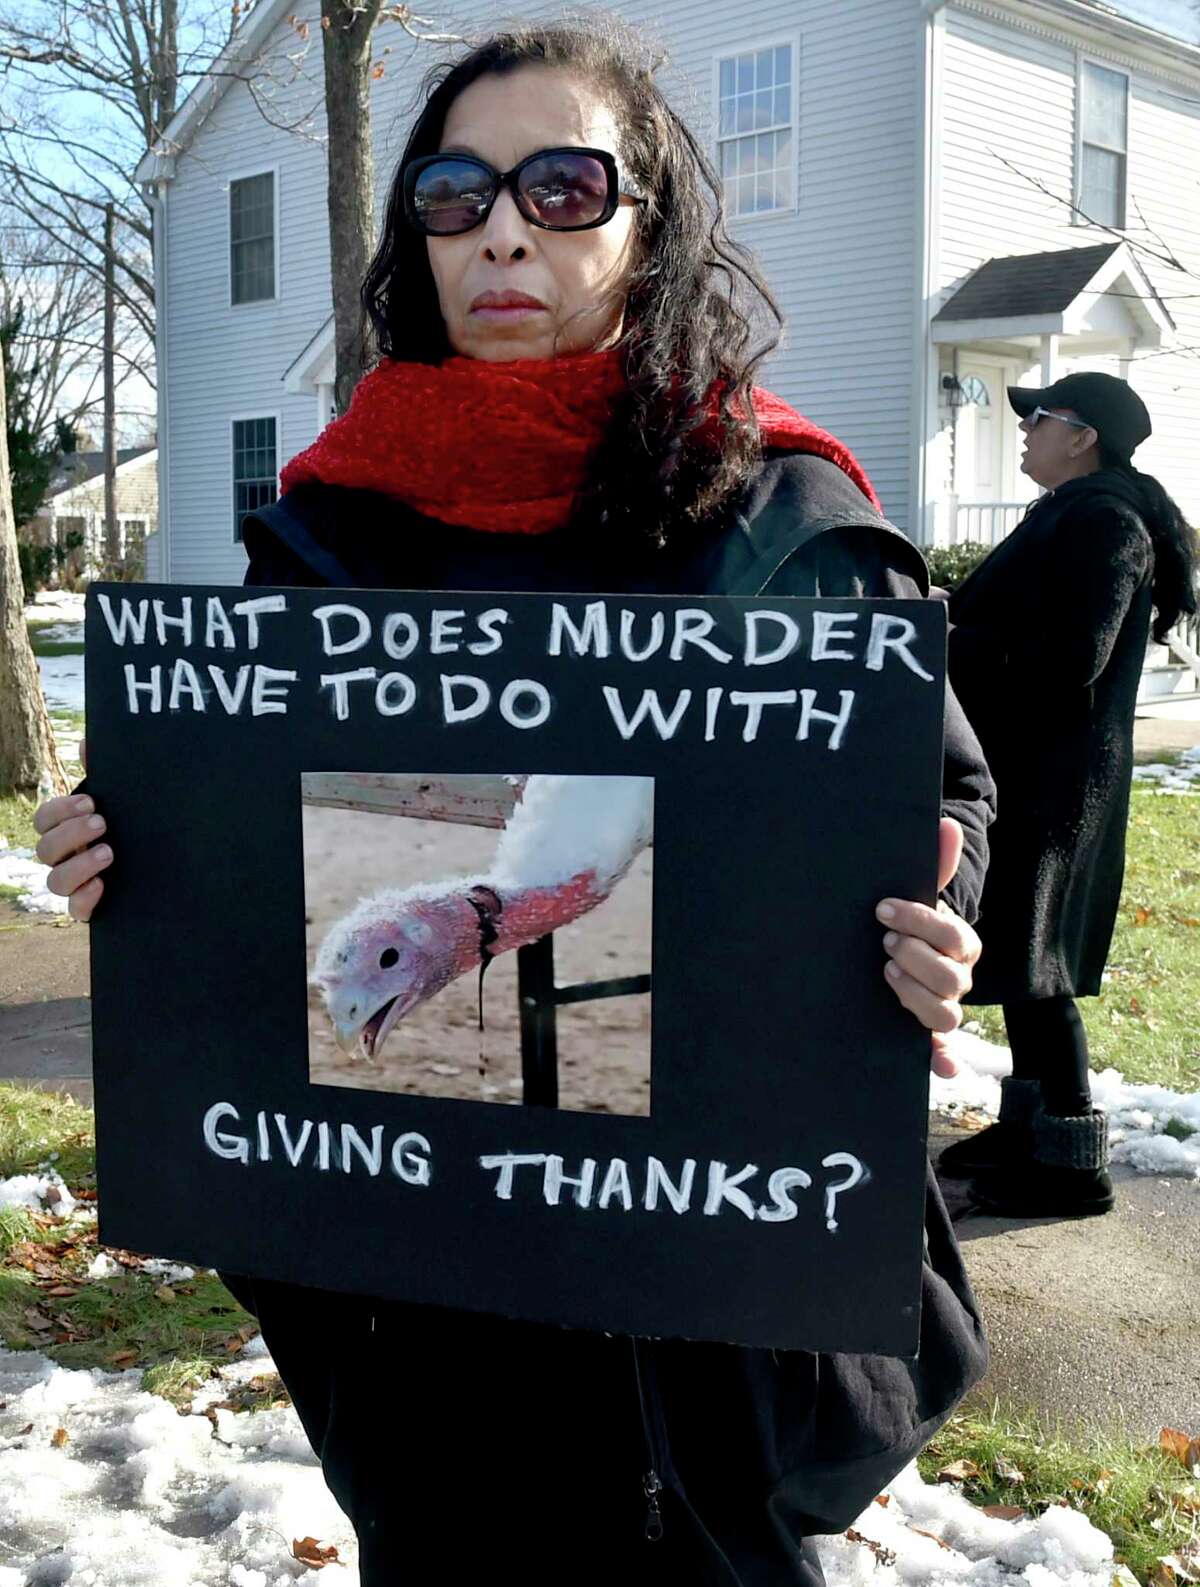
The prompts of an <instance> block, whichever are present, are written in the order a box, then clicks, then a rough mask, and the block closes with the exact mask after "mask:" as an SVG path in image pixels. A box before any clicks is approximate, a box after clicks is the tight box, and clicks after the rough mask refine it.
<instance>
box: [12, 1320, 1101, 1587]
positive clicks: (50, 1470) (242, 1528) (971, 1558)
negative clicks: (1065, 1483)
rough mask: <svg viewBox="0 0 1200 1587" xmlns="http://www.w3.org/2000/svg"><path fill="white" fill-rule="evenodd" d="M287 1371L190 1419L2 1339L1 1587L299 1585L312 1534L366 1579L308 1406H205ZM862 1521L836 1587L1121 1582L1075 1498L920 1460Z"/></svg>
mask: <svg viewBox="0 0 1200 1587" xmlns="http://www.w3.org/2000/svg"><path fill="white" fill-rule="evenodd" d="M271 1367H272V1363H271V1361H270V1358H269V1357H267V1356H265V1355H264V1354H261V1353H260V1354H259V1355H258V1356H257V1357H256V1358H255V1359H254V1360H253V1361H247V1360H245V1359H243V1360H240V1361H237V1362H232V1363H230V1364H228V1365H226V1366H224V1367H222V1368H221V1370H220V1375H219V1377H218V1378H215V1379H213V1380H212V1381H211V1382H210V1383H208V1384H206V1385H205V1386H204V1388H203V1389H201V1390H200V1391H199V1393H198V1394H197V1395H196V1397H195V1400H194V1401H193V1404H192V1406H191V1411H190V1414H186V1415H182V1416H181V1415H179V1414H178V1413H177V1412H176V1411H175V1409H174V1407H173V1406H171V1405H169V1404H168V1403H167V1402H166V1401H165V1400H162V1399H159V1398H156V1397H155V1396H154V1395H152V1394H148V1393H146V1392H145V1391H144V1390H143V1389H142V1388H141V1386H140V1373H139V1372H137V1371H136V1370H130V1371H127V1372H102V1371H99V1370H93V1371H87V1372H72V1371H68V1370H66V1369H64V1368H61V1367H57V1366H55V1365H54V1363H53V1362H51V1361H49V1360H47V1358H46V1357H45V1356H42V1355H40V1354H37V1353H36V1352H32V1351H23V1352H13V1351H5V1350H0V1402H3V1403H4V1405H5V1409H4V1411H3V1412H0V1533H2V1534H3V1535H4V1538H5V1545H6V1549H7V1551H8V1552H7V1557H6V1561H5V1564H4V1566H3V1567H0V1587H65V1584H71V1583H76V1582H78V1583H80V1584H81V1587H82V1584H83V1583H87V1584H88V1587H152V1584H153V1587H292V1584H293V1583H294V1582H296V1581H297V1580H301V1579H306V1578H307V1576H308V1573H307V1572H306V1571H305V1569H304V1568H303V1567H302V1566H301V1565H299V1563H298V1562H296V1561H294V1560H293V1559H292V1558H291V1556H290V1549H291V1542H292V1539H293V1538H297V1537H305V1536H313V1537H316V1538H318V1539H319V1540H320V1541H321V1542H322V1543H324V1544H330V1543H332V1544H333V1545H335V1546H336V1547H337V1549H338V1553H339V1556H340V1558H341V1559H342V1560H343V1561H344V1562H345V1565H344V1568H342V1569H339V1570H338V1571H337V1580H338V1583H339V1587H358V1581H359V1577H358V1572H357V1569H356V1566H355V1563H354V1561H355V1546H354V1540H353V1533H352V1530H351V1528H350V1526H349V1523H348V1522H347V1520H346V1518H345V1517H344V1516H343V1515H342V1513H341V1511H340V1510H339V1509H338V1508H337V1505H336V1504H335V1503H334V1500H333V1498H332V1496H331V1495H330V1494H329V1492H328V1490H327V1489H326V1488H325V1485H324V1482H323V1480H322V1477H321V1471H320V1467H319V1465H318V1463H317V1461H316V1459H315V1457H314V1456H313V1455H312V1453H311V1451H310V1450H309V1448H308V1444H307V1442H306V1440H305V1438H304V1434H303V1431H302V1429H301V1427H300V1423H299V1420H298V1418H297V1417H296V1415H295V1413H294V1412H293V1411H291V1410H278V1411H258V1412H255V1413H254V1414H244V1413H241V1414H235V1413H232V1412H229V1411H224V1410H216V1411H215V1412H214V1414H215V1416H216V1419H217V1420H216V1426H215V1428H214V1426H213V1425H212V1423H211V1422H210V1420H209V1419H208V1417H207V1416H206V1415H205V1414H204V1413H205V1411H206V1409H207V1408H208V1407H210V1406H214V1405H216V1404H217V1403H219V1401H220V1400H221V1399H223V1398H226V1397H228V1395H229V1393H230V1390H231V1389H232V1388H233V1387H235V1386H236V1385H238V1384H242V1383H245V1382H247V1381H248V1380H249V1379H250V1378H251V1377H253V1376H255V1375H257V1374H258V1373H260V1372H261V1371H263V1370H264V1369H270V1368H271ZM29 1424H32V1426H31V1430H30V1431H29V1432H28V1433H25V1432H24V1431H22V1429H24V1428H25V1427H26V1426H27V1425H29ZM59 1428H62V1429H64V1430H65V1432H66V1433H67V1435H68V1436H67V1441H66V1443H65V1444H63V1445H62V1447H60V1448H55V1447H54V1445H53V1444H52V1439H53V1437H54V1435H55V1434H56V1432H57V1431H58V1429H59ZM918 1529H919V1530H918ZM852 1530H853V1531H854V1532H856V1533H857V1534H858V1535H859V1537H860V1538H862V1539H869V1540H870V1543H871V1544H874V1545H875V1547H874V1548H871V1547H870V1546H868V1543H867V1542H863V1541H854V1540H852V1539H851V1538H850V1537H848V1536H838V1537H825V1538H822V1539H821V1540H820V1544H819V1547H820V1552H821V1558H822V1561H823V1563H824V1566H825V1572H826V1576H827V1579H828V1583H829V1587H868V1584H870V1587H958V1584H961V1583H969V1584H970V1587H1110V1583H1111V1582H1112V1579H1113V1575H1114V1571H1115V1566H1114V1565H1113V1549H1112V1544H1111V1542H1110V1541H1109V1539H1108V1538H1107V1537H1105V1536H1104V1534H1103V1533H1101V1532H1099V1531H1097V1530H1096V1528H1095V1527H1093V1526H1092V1525H1091V1524H1090V1522H1088V1521H1087V1519H1086V1518H1085V1517H1084V1516H1082V1515H1080V1514H1079V1513H1078V1512H1077V1511H1074V1510H1070V1509H1066V1508H1061V1507H1058V1506H1052V1507H1051V1508H1050V1509H1049V1510H1047V1511H1046V1512H1045V1513H1044V1514H1043V1515H1041V1516H1039V1517H1037V1518H1036V1519H1034V1518H1032V1517H1030V1518H1024V1519H1019V1520H1015V1521H1006V1520H1002V1519H1000V1518H998V1517H995V1516H988V1515H985V1514H984V1512H983V1510H982V1509H980V1508H978V1507H977V1506H975V1505H973V1504H971V1503H970V1502H969V1501H968V1500H967V1499H966V1498H964V1497H963V1494H962V1493H961V1491H960V1490H959V1489H958V1488H957V1487H955V1486H954V1485H950V1484H931V1483H926V1482H924V1481H923V1480H922V1478H921V1475H920V1473H919V1472H918V1470H917V1468H916V1465H915V1464H913V1465H910V1466H908V1467H907V1468H906V1469H905V1470H904V1471H902V1472H901V1473H900V1475H899V1476H898V1477H897V1478H896V1480H895V1481H894V1482H893V1483H892V1485H891V1487H890V1488H889V1490H888V1494H887V1503H886V1505H881V1504H874V1503H873V1504H870V1505H868V1506H867V1508H866V1509H865V1510H864V1511H863V1513H862V1515H861V1516H859V1517H858V1519H857V1520H856V1521H855V1523H854V1527H853V1528H852ZM923 1534H924V1535H923Z"/></svg>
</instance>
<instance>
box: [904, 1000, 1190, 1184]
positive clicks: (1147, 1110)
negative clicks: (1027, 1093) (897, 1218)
mask: <svg viewBox="0 0 1200 1587" xmlns="http://www.w3.org/2000/svg"><path fill="white" fill-rule="evenodd" d="M950 1051H951V1053H952V1055H953V1057H954V1058H955V1060H956V1061H957V1063H958V1066H959V1071H958V1074H957V1075H954V1076H953V1077H952V1078H951V1079H949V1080H940V1079H939V1078H938V1077H937V1076H936V1075H934V1076H931V1078H930V1087H929V1106H930V1108H931V1109H946V1108H949V1109H957V1108H969V1109H972V1110H975V1111H978V1112H981V1113H986V1114H988V1115H989V1116H990V1117H992V1118H995V1116H996V1115H997V1114H998V1113H999V1111H1000V1078H1001V1077H1002V1076H1003V1075H1006V1074H1011V1073H1012V1054H1011V1053H1010V1052H1009V1050H1008V1048H1007V1047H1001V1046H999V1045H997V1044H996V1043H993V1042H985V1041H984V1040H983V1039H982V1038H981V1037H980V1036H978V1035H977V1034H975V1033H974V1032H973V1031H970V1030H968V1029H966V1028H965V1027H964V1028H963V1029H962V1030H958V1031H955V1032H954V1034H953V1035H952V1036H951V1037H950ZM1090 1079H1091V1086H1092V1100H1093V1101H1094V1102H1095V1105H1096V1106H1097V1107H1098V1108H1102V1109H1103V1110H1104V1112H1105V1113H1107V1114H1108V1134H1109V1142H1110V1144H1111V1147H1112V1160H1113V1162H1114V1163H1128V1164H1129V1165H1130V1167H1131V1168H1135V1169H1136V1170H1137V1171H1138V1173H1140V1174H1170V1175H1181V1176H1183V1177H1185V1178H1189V1179H1200V1092H1181V1091H1171V1090H1168V1088H1167V1087H1166V1086H1152V1085H1136V1084H1134V1083H1133V1082H1131V1081H1128V1080H1126V1079H1125V1077H1124V1075H1122V1074H1121V1072H1120V1070H1118V1069H1105V1070H1103V1071H1102V1073H1100V1074H1096V1073H1095V1072H1093V1073H1092V1074H1091V1076H1090ZM1169 1124H1175V1125H1176V1126H1178V1125H1183V1126H1185V1127H1186V1128H1190V1129H1192V1130H1194V1131H1195V1132H1196V1133H1195V1134H1193V1135H1190V1136H1188V1138H1187V1139H1186V1140H1182V1141H1181V1140H1176V1139H1175V1137H1174V1136H1173V1135H1168V1134H1166V1133H1165V1132H1166V1129H1167V1126H1168V1125H1169Z"/></svg>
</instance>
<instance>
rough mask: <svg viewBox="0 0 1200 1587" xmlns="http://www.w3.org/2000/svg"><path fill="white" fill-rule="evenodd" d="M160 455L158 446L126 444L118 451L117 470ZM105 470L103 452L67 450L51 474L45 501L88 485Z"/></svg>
mask: <svg viewBox="0 0 1200 1587" xmlns="http://www.w3.org/2000/svg"><path fill="white" fill-rule="evenodd" d="M157 455H158V448H157V447H156V446H126V447H123V448H121V450H119V451H118V453H117V471H118V472H120V471H121V469H123V468H124V467H125V465H126V464H127V463H136V462H137V461H138V460H139V459H141V458H145V459H147V460H149V459H153V458H155V457H157ZM103 472H104V453H103V452H67V453H66V454H65V455H64V456H63V458H62V460H61V462H59V463H58V464H57V465H56V467H55V469H54V472H53V473H52V474H51V476H50V484H49V486H48V487H47V490H46V494H45V496H44V497H43V500H44V501H51V500H53V498H54V497H55V496H62V495H64V494H65V493H66V492H67V491H71V490H78V489H79V487H80V485H87V484H88V483H89V482H90V481H91V480H93V479H97V478H98V477H99V476H100V475H101V474H103Z"/></svg>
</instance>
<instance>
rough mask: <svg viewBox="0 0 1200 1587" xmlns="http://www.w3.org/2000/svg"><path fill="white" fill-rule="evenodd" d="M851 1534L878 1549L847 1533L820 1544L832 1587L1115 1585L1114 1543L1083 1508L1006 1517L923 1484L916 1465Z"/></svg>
mask: <svg viewBox="0 0 1200 1587" xmlns="http://www.w3.org/2000/svg"><path fill="white" fill-rule="evenodd" d="M918 1528H919V1531H918V1530H916V1529H918ZM850 1530H851V1531H853V1532H855V1533H857V1534H858V1535H859V1537H861V1538H865V1539H869V1540H870V1542H871V1543H873V1544H874V1545H875V1548H874V1549H872V1548H870V1547H869V1546H868V1545H867V1544H866V1543H864V1542H855V1541H852V1540H851V1539H850V1538H849V1537H847V1536H840V1537H823V1538H821V1539H820V1542H819V1547H820V1552H821V1559H822V1562H823V1563H824V1566H825V1575H826V1578H827V1580H828V1583H829V1587H868V1584H870V1587H918V1584H920V1587H951V1584H954V1587H958V1584H960V1583H969V1584H970V1587H1110V1584H1111V1583H1112V1580H1113V1573H1114V1568H1115V1567H1114V1565H1113V1546H1112V1542H1111V1540H1110V1539H1109V1538H1107V1537H1106V1536H1105V1535H1104V1533H1103V1532H1100V1531H1098V1530H1097V1528H1096V1527H1094V1526H1093V1525H1092V1524H1091V1522H1090V1521H1088V1519H1087V1518H1086V1516H1083V1515H1081V1514H1079V1512H1078V1511H1076V1510H1069V1509H1065V1508H1063V1507H1061V1506H1059V1505H1052V1506H1051V1507H1050V1509H1048V1510H1047V1511H1045V1513H1044V1514H1042V1515H1040V1516H1038V1517H1037V1518H1036V1519H1034V1518H1033V1517H1029V1518H1027V1519H1023V1520H1015V1521H1005V1520H1001V1519H1000V1518H999V1517H996V1516H989V1515H985V1514H984V1512H983V1510H982V1509H981V1508H979V1507H978V1506H976V1505H973V1504H971V1503H970V1501H969V1500H967V1499H966V1498H964V1497H963V1495H962V1493H961V1491H960V1490H959V1488H958V1487H956V1486H955V1485H954V1484H950V1483H927V1482H924V1481H923V1480H922V1478H921V1475H920V1473H919V1472H918V1470H917V1468H916V1465H915V1464H914V1465H910V1466H907V1467H906V1468H905V1469H904V1470H903V1471H902V1472H901V1473H900V1475H899V1476H898V1477H897V1478H896V1480H895V1481H894V1482H893V1483H892V1485H891V1487H890V1488H889V1489H888V1493H887V1504H886V1505H881V1504H875V1503H872V1504H869V1505H868V1506H867V1508H866V1509H865V1510H864V1511H863V1513H862V1514H861V1515H860V1516H859V1517H858V1519H857V1520H856V1521H855V1522H854V1525H853V1526H852V1527H851V1529H850ZM923 1533H927V1534H931V1535H929V1536H922V1535H921V1534H923Z"/></svg>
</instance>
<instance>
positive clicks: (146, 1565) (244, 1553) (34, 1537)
mask: <svg viewBox="0 0 1200 1587" xmlns="http://www.w3.org/2000/svg"><path fill="white" fill-rule="evenodd" d="M271 1370H272V1363H271V1361H270V1358H269V1357H268V1356H267V1355H266V1353H265V1351H264V1350H263V1349H262V1347H261V1344H260V1343H259V1342H258V1341H253V1342H252V1344H251V1346H250V1347H248V1348H247V1350H246V1352H244V1356H243V1359H242V1360H240V1361H238V1362H236V1363H234V1364H232V1365H230V1366H227V1367H225V1368H223V1369H222V1379H221V1380H220V1381H219V1382H214V1383H213V1384H212V1385H211V1386H210V1387H208V1388H206V1389H205V1390H204V1391H202V1393H201V1394H200V1395H198V1396H197V1398H196V1401H195V1402H194V1405H193V1408H192V1410H191V1413H190V1414H185V1415H180V1414H179V1413H178V1412H177V1411H176V1410H175V1408H174V1406H173V1405H171V1404H169V1403H168V1402H167V1401H166V1400H164V1399H160V1398H159V1397H158V1396H156V1395H153V1394H147V1393H146V1392H145V1391H144V1390H143V1389H142V1388H141V1386H140V1383H141V1373H140V1372H139V1371H138V1370H136V1369H131V1370H129V1371H126V1372H103V1371H99V1370H91V1371H81V1372H77V1371H70V1370H68V1369H66V1368H64V1367H58V1366H55V1365H54V1363H53V1362H52V1361H50V1360H49V1359H48V1358H47V1357H46V1356H44V1355H41V1354H40V1353H37V1352H35V1351H9V1350H3V1349H0V1406H3V1409H0V1587H66V1584H70V1587H84V1584H86V1587H291V1584H292V1583H293V1582H295V1581H297V1580H299V1579H300V1578H301V1577H304V1576H307V1575H308V1569H307V1567H306V1566H304V1565H302V1564H300V1563H299V1562H298V1561H296V1560H294V1559H292V1558H291V1549H292V1542H293V1540H294V1539H297V1538H305V1537H313V1538H316V1539H317V1540H318V1542H319V1543H321V1544H322V1545H324V1546H328V1545H330V1544H332V1545H333V1546H334V1547H336V1548H337V1550H338V1556H339V1558H340V1559H343V1560H345V1561H346V1563H347V1566H348V1568H347V1569H344V1570H340V1571H338V1572H337V1578H338V1582H339V1584H340V1587H358V1571H357V1569H355V1567H354V1564H353V1560H354V1542H353V1532H352V1529H351V1527H350V1525H349V1523H348V1522H347V1520H346V1518H345V1517H344V1516H343V1514H342V1512H341V1511H340V1510H339V1509H338V1507H337V1505H336V1504H335V1503H334V1500H333V1498H332V1496H331V1495H330V1494H329V1492H328V1490H327V1489H326V1487H325V1484H324V1481H323V1479H322V1477H321V1471H320V1467H319V1466H318V1464H317V1461H316V1459H315V1457H314V1456H313V1454H312V1453H311V1451H310V1450H309V1447H308V1443H307V1441H306V1439H305V1437H304V1434H303V1432H302V1431H301V1428H300V1423H299V1421H298V1420H297V1418H296V1416H295V1413H294V1412H292V1411H290V1410H286V1411H284V1410H273V1411H259V1412H256V1413H254V1414H253V1415H251V1414H246V1413H243V1414H235V1413H234V1412H232V1411H228V1410H218V1409H214V1411H213V1416H214V1417H215V1422H213V1421H210V1420H209V1418H208V1417H207V1416H206V1415H205V1414H204V1413H205V1409H206V1407H208V1406H210V1405H214V1404H215V1402H218V1401H220V1400H223V1399H225V1398H227V1397H228V1395H229V1393H230V1390H231V1389H232V1388H233V1387H234V1386H235V1385H236V1384H237V1383H239V1382H242V1383H244V1382H247V1381H248V1380H249V1379H250V1378H253V1377H256V1376H258V1375H259V1374H261V1373H263V1372H269V1371H271ZM64 1434H65V1438H64Z"/></svg>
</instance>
